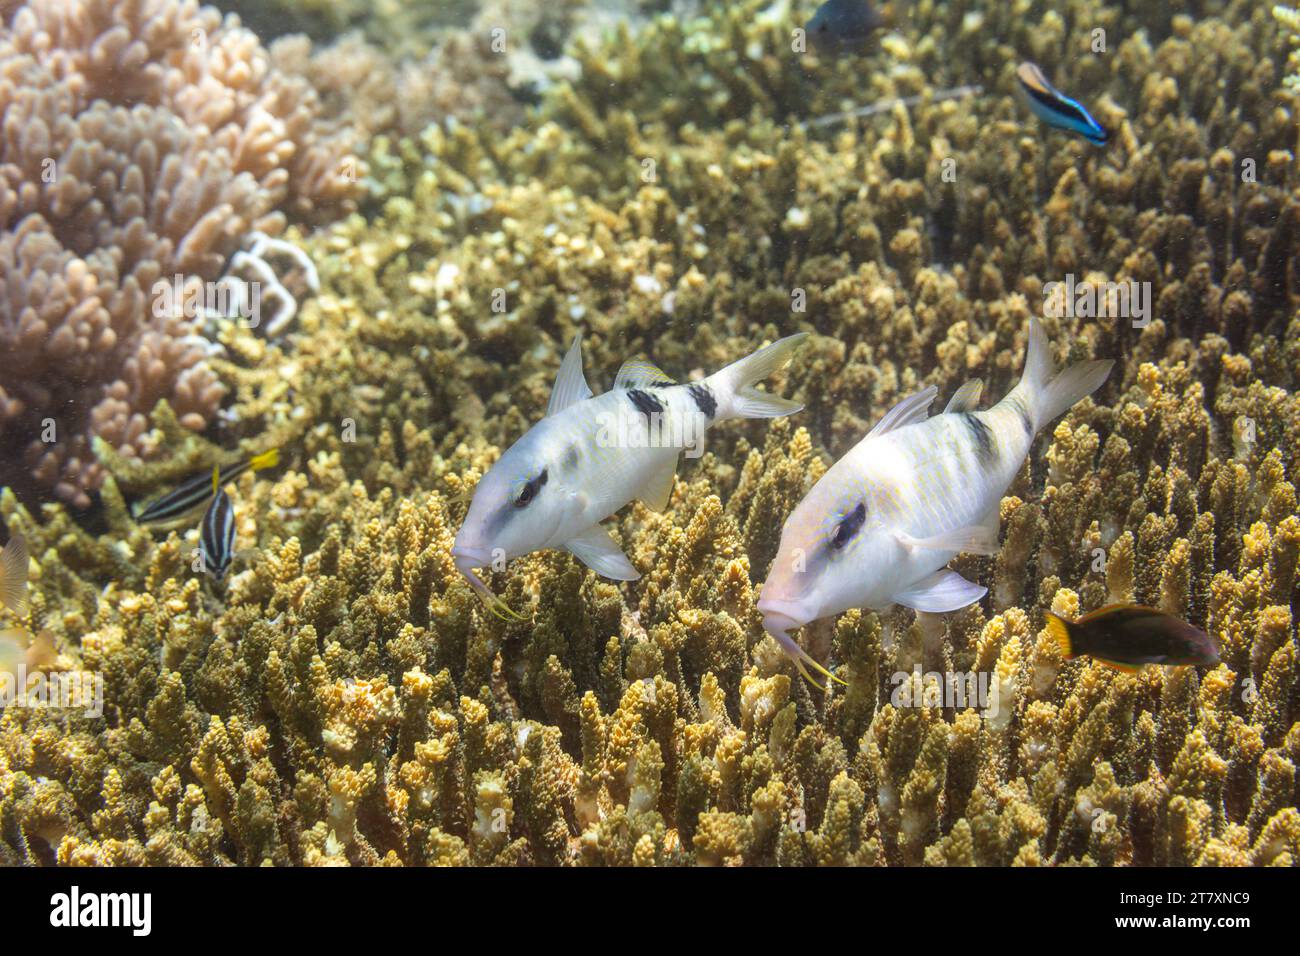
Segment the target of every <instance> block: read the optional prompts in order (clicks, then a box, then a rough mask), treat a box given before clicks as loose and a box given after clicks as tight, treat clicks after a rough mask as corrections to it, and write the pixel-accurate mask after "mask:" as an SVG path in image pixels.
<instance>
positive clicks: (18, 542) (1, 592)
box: [0, 534, 29, 617]
mask: <svg viewBox="0 0 1300 956" xmlns="http://www.w3.org/2000/svg"><path fill="white" fill-rule="evenodd" d="M28 570H29V568H28V556H27V539H26V538H24V537H23V536H22V535H20V534H15V535H13V536H11V537H10V538H9V543H8V544H6V545H5V547H4V550H3V551H0V604H3V605H4V606H5V607H7V608H9V610H11V611H13V612H14V613H15V614H17V615H18V616H19V617H23V616H24V615H26V614H27V572H28Z"/></svg>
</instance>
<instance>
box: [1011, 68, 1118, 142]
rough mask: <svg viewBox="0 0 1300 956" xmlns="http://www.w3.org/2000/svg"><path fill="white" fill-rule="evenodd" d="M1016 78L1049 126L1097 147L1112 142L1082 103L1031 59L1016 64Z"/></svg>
mask: <svg viewBox="0 0 1300 956" xmlns="http://www.w3.org/2000/svg"><path fill="white" fill-rule="evenodd" d="M1016 78H1017V79H1018V80H1020V86H1021V87H1022V88H1023V89H1024V91H1025V96H1026V97H1028V99H1029V108H1030V109H1031V110H1033V111H1034V114H1035V115H1036V116H1037V117H1038V118H1039V119H1040V120H1042V121H1043V122H1044V123H1046V124H1047V125H1048V126H1055V127H1056V128H1057V129H1061V130H1065V131H1066V132H1067V133H1074V134H1076V135H1078V136H1082V137H1083V138H1084V139H1086V140H1087V141H1088V142H1090V143H1092V144H1093V145H1094V146H1105V145H1106V144H1107V143H1108V142H1110V131H1109V130H1107V129H1106V127H1104V126H1102V125H1101V124H1100V123H1098V122H1097V121H1096V120H1095V119H1093V118H1092V114H1091V113H1089V112H1088V111H1087V110H1086V109H1084V107H1083V106H1082V105H1081V104H1080V103H1079V102H1078V100H1072V99H1070V98H1069V97H1068V96H1066V95H1065V94H1063V93H1062V92H1061V91H1060V90H1058V89H1057V88H1056V87H1054V86H1053V85H1052V84H1051V83H1048V82H1047V77H1045V76H1043V71H1042V70H1040V69H1039V68H1038V66H1037V65H1036V64H1033V63H1030V62H1028V61H1026V62H1024V63H1021V64H1020V66H1018V67H1016Z"/></svg>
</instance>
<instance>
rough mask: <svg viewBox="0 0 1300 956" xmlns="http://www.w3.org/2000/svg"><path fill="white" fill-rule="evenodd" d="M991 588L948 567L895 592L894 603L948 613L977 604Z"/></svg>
mask: <svg viewBox="0 0 1300 956" xmlns="http://www.w3.org/2000/svg"><path fill="white" fill-rule="evenodd" d="M988 590H989V589H988V588H986V587H981V586H980V585H978V584H972V583H971V582H970V581H967V580H966V579H965V578H963V577H962V576H961V575H960V574H958V573H957V572H956V571H949V570H947V569H946V568H943V569H940V570H938V571H936V572H934V574H930V575H927V576H926V577H924V578H922V579H921V580H919V581H917V582H916V583H915V584H913V585H912V586H911V587H910V588H908V589H907V590H905V591H902V592H900V593H898V594H895V595H894V603H895V604H901V605H903V606H904V607H910V608H911V609H912V610H914V611H929V612H930V613H931V614H945V613H947V612H948V611H956V610H959V609H961V608H964V607H966V606H967V605H969V604H974V603H975V602H976V601H978V600H979V599H980V598H982V597H983V596H984V595H985V594H987V593H988Z"/></svg>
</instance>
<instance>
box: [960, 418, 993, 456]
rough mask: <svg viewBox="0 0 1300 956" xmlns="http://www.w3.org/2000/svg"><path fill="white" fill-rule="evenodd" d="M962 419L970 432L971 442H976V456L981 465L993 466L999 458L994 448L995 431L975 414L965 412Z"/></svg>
mask: <svg viewBox="0 0 1300 956" xmlns="http://www.w3.org/2000/svg"><path fill="white" fill-rule="evenodd" d="M961 419H962V421H963V422H965V423H966V430H967V431H969V432H970V437H971V440H972V441H973V442H975V454H976V455H977V456H978V458H979V460H980V464H981V465H984V466H985V467H989V466H991V465H992V464H993V463H994V462H995V461H997V457H998V453H997V450H996V449H995V448H994V447H993V430H992V429H991V428H989V426H988V425H986V424H984V422H983V421H981V420H980V418H979V417H978V416H976V414H975V413H974V412H963V413H962V416H961Z"/></svg>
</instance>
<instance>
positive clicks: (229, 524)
mask: <svg viewBox="0 0 1300 956" xmlns="http://www.w3.org/2000/svg"><path fill="white" fill-rule="evenodd" d="M199 554H200V556H201V557H202V558H203V570H205V571H206V572H208V574H210V575H212V576H213V577H214V578H215V579H216V580H218V581H220V580H221V579H222V578H224V577H225V576H226V572H227V571H229V570H230V563H231V562H232V561H233V560H234V559H235V506H234V505H233V504H231V503H230V495H228V494H226V490H225V489H224V488H222V487H221V469H220V468H213V469H212V504H210V505H208V510H207V511H206V512H205V513H204V515H203V524H202V526H201V527H200V528H199Z"/></svg>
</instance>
